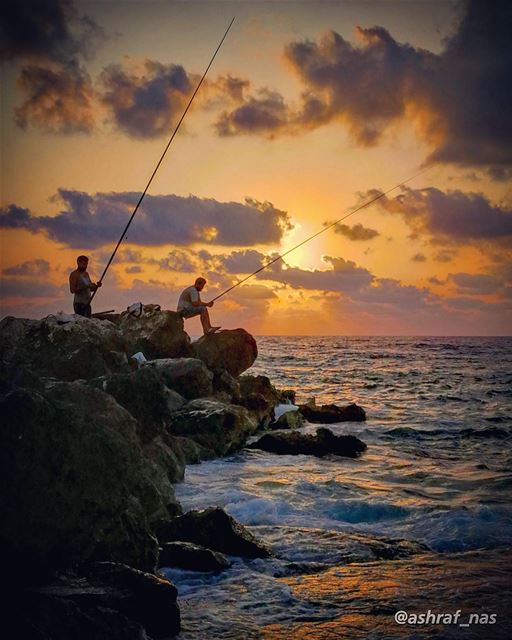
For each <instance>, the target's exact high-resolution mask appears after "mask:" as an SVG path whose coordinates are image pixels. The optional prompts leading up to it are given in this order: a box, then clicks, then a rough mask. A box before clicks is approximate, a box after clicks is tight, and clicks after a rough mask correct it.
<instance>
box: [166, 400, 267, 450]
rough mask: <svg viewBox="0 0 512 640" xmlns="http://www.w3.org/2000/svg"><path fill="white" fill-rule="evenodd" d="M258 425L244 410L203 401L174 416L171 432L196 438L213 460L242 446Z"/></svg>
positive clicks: (188, 405) (212, 401) (171, 422)
mask: <svg viewBox="0 0 512 640" xmlns="http://www.w3.org/2000/svg"><path fill="white" fill-rule="evenodd" d="M257 426H258V425H257V423H256V421H255V420H254V419H253V418H251V417H250V415H249V413H248V412H247V410H246V409H245V408H244V407H239V406H236V405H232V404H228V405H226V404H224V403H223V402H218V401H216V400H207V399H199V400H192V401H191V402H189V403H187V404H186V405H185V406H184V407H182V408H181V409H180V410H179V411H176V412H175V413H173V415H172V417H171V420H170V422H169V426H168V432H169V434H171V435H175V436H185V437H187V438H192V439H193V440H194V441H195V442H197V443H198V444H199V445H201V446H202V447H204V448H205V449H207V450H209V451H210V452H211V454H210V456H209V457H213V456H224V455H226V454H228V453H230V452H232V451H236V450H237V449H239V448H240V447H242V446H243V444H244V443H245V441H246V439H247V437H248V436H249V435H251V434H252V433H254V432H255V431H256V429H257Z"/></svg>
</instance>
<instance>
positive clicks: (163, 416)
mask: <svg viewBox="0 0 512 640" xmlns="http://www.w3.org/2000/svg"><path fill="white" fill-rule="evenodd" d="M200 364H201V365H202V366H204V365H203V364H202V363H200ZM89 384H90V385H91V386H94V387H96V388H98V389H101V390H102V391H105V392H106V393H108V394H109V395H111V396H113V397H114V398H115V399H116V401H117V402H118V403H119V404H120V405H121V406H122V407H124V408H125V409H127V410H128V411H129V412H130V413H131V414H132V416H133V417H134V418H136V420H137V429H138V433H139V437H140V439H141V441H142V442H143V443H146V442H149V441H151V440H152V439H153V438H155V437H156V436H157V435H159V434H161V433H162V432H163V430H164V427H165V425H166V424H167V422H168V421H169V419H170V416H171V414H172V413H173V411H176V410H177V409H179V408H180V407H182V406H183V405H184V404H185V402H186V401H185V398H183V397H182V396H181V395H180V394H179V393H177V392H176V391H172V390H171V389H169V388H168V387H167V386H166V385H165V384H164V382H163V380H162V375H161V373H160V371H159V369H158V368H156V367H152V366H148V365H146V366H144V367H142V368H140V369H137V370H135V371H132V372H131V373H116V374H112V375H110V376H103V377H101V378H95V379H93V380H91V381H90V382H89Z"/></svg>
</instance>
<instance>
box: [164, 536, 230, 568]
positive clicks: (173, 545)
mask: <svg viewBox="0 0 512 640" xmlns="http://www.w3.org/2000/svg"><path fill="white" fill-rule="evenodd" d="M158 564H159V566H160V567H176V568H178V569H188V570H189V571H205V572H210V571H213V572H215V573H218V572H219V571H223V570H224V569H228V568H229V567H230V566H231V562H230V561H229V560H228V559H227V558H226V556H225V555H223V554H222V553H219V552H218V551H212V550H211V549H207V548H206V547H203V546H201V545H197V544H193V543H192V542H167V543H166V544H164V546H163V548H162V550H161V551H160V558H159V563H158Z"/></svg>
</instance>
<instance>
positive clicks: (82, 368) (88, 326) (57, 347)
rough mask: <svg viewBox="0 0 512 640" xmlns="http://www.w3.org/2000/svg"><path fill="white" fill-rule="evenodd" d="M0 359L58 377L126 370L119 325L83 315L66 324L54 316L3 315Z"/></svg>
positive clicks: (93, 376) (0, 332)
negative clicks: (20, 316) (14, 316)
mask: <svg viewBox="0 0 512 640" xmlns="http://www.w3.org/2000/svg"><path fill="white" fill-rule="evenodd" d="M0 359H2V360H5V361H6V362H8V363H12V364H15V365H16V366H18V367H20V368H22V369H27V370H29V371H31V372H32V373H35V374H37V375H39V376H45V377H54V378H58V379H60V380H77V379H79V378H95V377H98V376H102V375H105V374H108V373H112V372H116V371H129V370H130V367H129V364H128V359H127V357H126V353H125V341H124V338H123V336H122V334H121V332H120V331H119V329H118V328H117V327H116V326H115V325H114V324H112V323H111V322H108V321H105V320H89V319H87V318H79V319H78V320H77V321H76V322H70V323H68V324H59V323H58V322H57V319H56V317H55V316H48V317H47V318H44V319H43V320H27V319H23V318H13V317H7V318H4V319H3V320H2V322H0Z"/></svg>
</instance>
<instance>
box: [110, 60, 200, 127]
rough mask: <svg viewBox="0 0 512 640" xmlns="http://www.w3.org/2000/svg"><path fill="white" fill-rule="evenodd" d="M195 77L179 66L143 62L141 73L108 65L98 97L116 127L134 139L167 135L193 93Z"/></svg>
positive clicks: (119, 66) (149, 61)
mask: <svg viewBox="0 0 512 640" xmlns="http://www.w3.org/2000/svg"><path fill="white" fill-rule="evenodd" d="M195 81H196V80H195V76H190V75H189V74H188V73H187V72H186V71H185V69H184V68H183V67H182V66H180V65H175V64H170V65H163V64H161V63H159V62H154V61H152V60H146V61H145V63H144V68H143V69H142V70H136V69H132V70H130V69H126V68H123V67H122V66H121V65H110V66H109V67H106V69H104V71H103V73H102V74H101V83H102V86H103V90H102V92H101V95H100V99H101V101H102V103H103V104H104V105H105V106H106V107H107V109H108V110H109V112H110V116H111V119H112V121H113V122H114V123H115V125H116V126H117V127H118V128H119V129H120V130H122V131H123V132H124V133H126V134H128V135H130V136H133V137H136V138H153V137H156V136H160V135H162V134H163V133H168V132H169V129H170V128H171V126H172V124H173V123H174V122H175V121H176V120H177V117H178V116H180V115H181V113H182V111H183V109H184V108H185V104H186V103H187V102H188V99H189V97H190V95H191V93H192V91H193V89H194V84H195Z"/></svg>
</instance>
